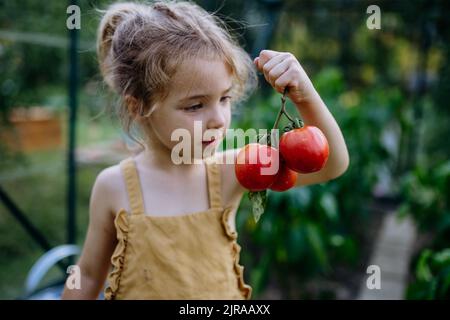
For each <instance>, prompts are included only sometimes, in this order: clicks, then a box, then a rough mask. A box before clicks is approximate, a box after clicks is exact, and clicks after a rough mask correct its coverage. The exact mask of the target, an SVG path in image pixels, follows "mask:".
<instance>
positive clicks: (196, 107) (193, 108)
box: [184, 104, 203, 111]
mask: <svg viewBox="0 0 450 320" xmlns="http://www.w3.org/2000/svg"><path fill="white" fill-rule="evenodd" d="M202 107H203V105H201V104H196V105H195V106H192V107H188V108H184V110H185V111H195V110H197V109H200V108H202Z"/></svg>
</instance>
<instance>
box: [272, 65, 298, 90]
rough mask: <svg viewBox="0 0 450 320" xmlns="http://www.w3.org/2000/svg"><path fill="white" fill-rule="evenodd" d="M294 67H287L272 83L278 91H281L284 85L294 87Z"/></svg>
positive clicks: (296, 84)
mask: <svg viewBox="0 0 450 320" xmlns="http://www.w3.org/2000/svg"><path fill="white" fill-rule="evenodd" d="M295 72H296V71H295V69H294V68H293V67H289V68H288V69H287V70H286V71H285V72H284V73H283V74H282V75H281V76H280V77H278V79H276V80H275V82H274V83H273V87H274V88H275V89H276V90H277V91H278V92H279V93H283V92H284V89H285V88H286V87H296V86H298V83H296V81H297V80H296V79H297V78H296V77H295Z"/></svg>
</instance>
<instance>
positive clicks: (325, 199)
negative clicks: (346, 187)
mask: <svg viewBox="0 0 450 320" xmlns="http://www.w3.org/2000/svg"><path fill="white" fill-rule="evenodd" d="M319 205H320V208H321V209H322V210H323V212H324V214H325V216H326V217H327V218H328V220H330V221H331V222H337V221H338V219H339V217H338V205H337V201H336V198H335V197H334V195H333V194H331V193H329V192H326V193H324V194H323V195H322V196H321V197H320V200H319Z"/></svg>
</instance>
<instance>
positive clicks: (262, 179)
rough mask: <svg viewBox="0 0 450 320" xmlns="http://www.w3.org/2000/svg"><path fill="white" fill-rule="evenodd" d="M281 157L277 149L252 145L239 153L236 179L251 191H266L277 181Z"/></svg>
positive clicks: (257, 144) (235, 169) (236, 164)
mask: <svg viewBox="0 0 450 320" xmlns="http://www.w3.org/2000/svg"><path fill="white" fill-rule="evenodd" d="M279 157H280V156H279V152H278V150H277V149H275V148H272V147H270V146H267V145H264V144H259V143H250V144H248V145H246V146H245V147H244V148H243V149H242V150H241V151H240V152H239V154H238V156H237V158H236V163H235V166H234V171H235V173H236V178H237V179H238V181H239V183H240V184H241V185H242V186H243V187H244V188H246V189H248V190H250V191H254V192H255V191H262V190H265V189H267V188H269V187H270V185H271V184H272V183H273V182H274V181H275V178H276V176H277V172H278V169H279V168H278V166H279ZM264 168H266V169H264ZM269 168H271V169H269ZM275 169H276V170H275Z"/></svg>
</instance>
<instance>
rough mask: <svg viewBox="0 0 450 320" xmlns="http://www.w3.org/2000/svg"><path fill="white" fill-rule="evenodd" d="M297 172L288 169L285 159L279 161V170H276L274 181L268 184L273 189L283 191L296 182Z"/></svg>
mask: <svg viewBox="0 0 450 320" xmlns="http://www.w3.org/2000/svg"><path fill="white" fill-rule="evenodd" d="M297 176H298V173H297V172H295V171H293V170H291V169H289V167H288V166H287V165H286V163H285V160H284V159H282V160H281V161H280V170H278V173H277V177H276V179H275V182H274V183H273V184H272V185H271V186H270V189H271V190H273V191H278V192H283V191H286V190H289V189H290V188H292V187H293V186H295V183H296V182H297Z"/></svg>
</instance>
